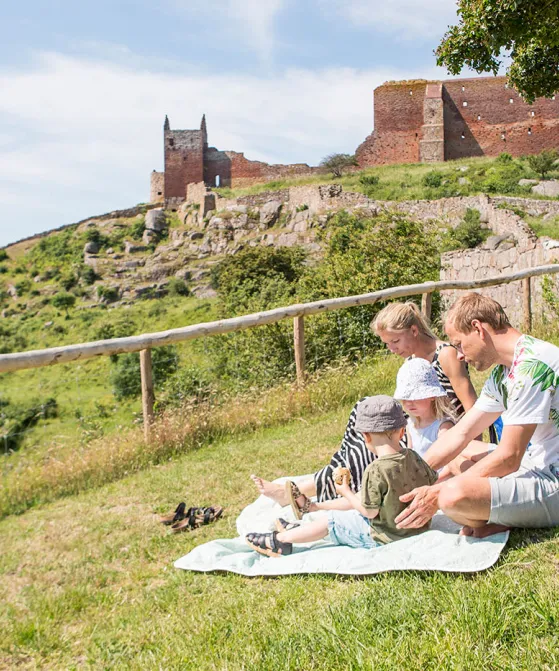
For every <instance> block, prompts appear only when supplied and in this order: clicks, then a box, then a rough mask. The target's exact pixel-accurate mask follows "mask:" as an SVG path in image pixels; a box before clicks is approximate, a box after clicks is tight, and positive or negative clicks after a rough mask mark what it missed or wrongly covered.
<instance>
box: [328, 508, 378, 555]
mask: <svg viewBox="0 0 559 671" xmlns="http://www.w3.org/2000/svg"><path fill="white" fill-rule="evenodd" d="M328 533H329V534H330V541H331V542H332V543H334V544H335V545H348V546H349V547H350V548H376V547H377V546H379V545H380V543H377V541H375V540H374V539H373V538H371V527H370V525H369V520H368V519H367V518H366V517H363V515H361V513H358V512H357V510H330V511H328Z"/></svg>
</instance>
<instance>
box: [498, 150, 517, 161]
mask: <svg viewBox="0 0 559 671" xmlns="http://www.w3.org/2000/svg"><path fill="white" fill-rule="evenodd" d="M495 160H496V161H497V163H512V161H513V158H512V156H511V155H510V154H508V153H507V152H506V151H503V152H501V153H500V154H499V156H497V158H496V159H495Z"/></svg>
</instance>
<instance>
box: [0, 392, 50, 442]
mask: <svg viewBox="0 0 559 671" xmlns="http://www.w3.org/2000/svg"><path fill="white" fill-rule="evenodd" d="M57 416H58V405H57V402H56V399H54V398H47V399H45V400H44V401H39V400H38V399H31V400H29V401H26V402H21V403H11V402H9V401H7V400H6V399H0V451H3V452H14V451H15V450H17V449H18V448H19V447H20V446H21V443H22V442H23V439H24V438H25V432H26V431H28V430H29V429H31V428H32V427H33V426H35V425H36V424H37V423H38V422H39V421H40V420H42V419H48V418H51V417H57Z"/></svg>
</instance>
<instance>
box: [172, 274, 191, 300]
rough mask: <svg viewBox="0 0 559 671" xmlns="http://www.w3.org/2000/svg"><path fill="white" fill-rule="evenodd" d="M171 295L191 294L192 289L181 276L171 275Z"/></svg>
mask: <svg viewBox="0 0 559 671" xmlns="http://www.w3.org/2000/svg"><path fill="white" fill-rule="evenodd" d="M167 292H168V294H169V296H190V289H189V288H188V286H187V284H186V282H185V281H184V280H181V279H180V278H179V277H171V279H170V280H169V283H168V284H167Z"/></svg>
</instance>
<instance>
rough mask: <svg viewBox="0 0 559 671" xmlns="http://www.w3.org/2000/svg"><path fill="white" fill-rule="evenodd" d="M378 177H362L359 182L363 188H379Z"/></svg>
mask: <svg viewBox="0 0 559 671" xmlns="http://www.w3.org/2000/svg"><path fill="white" fill-rule="evenodd" d="M379 181H380V180H379V177H378V175H360V177H359V182H360V183H361V184H362V185H363V186H378V184H379Z"/></svg>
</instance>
